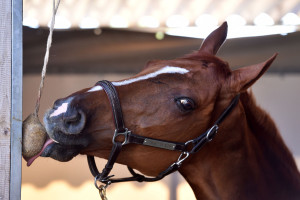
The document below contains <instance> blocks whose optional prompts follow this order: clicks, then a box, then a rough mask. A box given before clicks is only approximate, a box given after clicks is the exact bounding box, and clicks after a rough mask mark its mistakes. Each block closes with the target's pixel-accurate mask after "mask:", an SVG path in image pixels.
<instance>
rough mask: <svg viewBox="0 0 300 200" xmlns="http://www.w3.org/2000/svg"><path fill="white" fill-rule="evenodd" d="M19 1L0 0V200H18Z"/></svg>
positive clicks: (20, 131)
mask: <svg viewBox="0 0 300 200" xmlns="http://www.w3.org/2000/svg"><path fill="white" fill-rule="evenodd" d="M22 7H23V6H22V0H0V200H8V199H11V200H18V199H21V158H22V157H21V153H22V152H21V150H22V14H23V13H22Z"/></svg>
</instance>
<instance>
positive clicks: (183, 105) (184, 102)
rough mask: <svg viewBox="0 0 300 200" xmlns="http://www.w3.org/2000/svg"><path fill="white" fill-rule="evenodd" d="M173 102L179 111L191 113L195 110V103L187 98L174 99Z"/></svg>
mask: <svg viewBox="0 0 300 200" xmlns="http://www.w3.org/2000/svg"><path fill="white" fill-rule="evenodd" d="M175 102H176V104H177V106H178V108H179V109H181V110H182V111H184V112H186V111H192V110H194V109H195V102H194V101H193V100H192V99H190V98H188V97H179V98H176V99H175Z"/></svg>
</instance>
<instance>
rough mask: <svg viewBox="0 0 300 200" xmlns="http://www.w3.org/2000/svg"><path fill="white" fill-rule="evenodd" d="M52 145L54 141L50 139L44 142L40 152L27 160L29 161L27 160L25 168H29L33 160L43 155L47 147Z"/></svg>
mask: <svg viewBox="0 0 300 200" xmlns="http://www.w3.org/2000/svg"><path fill="white" fill-rule="evenodd" d="M52 143H54V141H53V140H52V139H51V138H49V139H47V141H46V142H45V144H44V146H43V148H42V150H41V151H40V152H39V153H38V154H36V155H35V156H33V157H31V158H29V159H28V160H27V166H28V167H29V166H30V165H31V164H32V163H33V161H34V160H35V159H37V158H38V157H39V156H40V155H41V154H42V153H43V151H44V150H45V148H46V147H47V146H48V145H50V144H52Z"/></svg>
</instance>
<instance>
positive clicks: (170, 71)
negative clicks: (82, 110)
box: [88, 66, 189, 92]
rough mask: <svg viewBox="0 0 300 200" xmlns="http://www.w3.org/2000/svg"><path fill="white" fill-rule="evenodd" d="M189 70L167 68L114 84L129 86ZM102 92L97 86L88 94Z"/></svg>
mask: <svg viewBox="0 0 300 200" xmlns="http://www.w3.org/2000/svg"><path fill="white" fill-rule="evenodd" d="M188 72H189V70H187V69H185V68H181V67H173V66H165V67H164V68H162V69H159V70H157V71H155V72H152V73H150V74H146V75H143V76H139V77H136V78H132V79H128V80H124V81H120V82H112V83H113V84H114V86H122V85H128V84H131V83H134V82H137V81H142V80H147V79H150V78H154V77H156V76H158V75H160V74H185V73H188ZM99 90H102V87H101V86H99V85H97V86H95V87H92V88H91V89H90V90H89V91H88V92H95V91H99Z"/></svg>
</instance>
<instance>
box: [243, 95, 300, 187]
mask: <svg viewBox="0 0 300 200" xmlns="http://www.w3.org/2000/svg"><path fill="white" fill-rule="evenodd" d="M241 102H242V104H243V107H244V110H245V114H246V118H247V122H248V125H249V127H250V129H251V131H252V133H253V135H254V137H255V138H256V141H257V142H258V143H259V144H260V147H262V151H263V153H265V155H266V156H267V157H266V159H268V162H270V164H271V167H272V168H273V169H275V171H276V172H278V174H279V175H282V177H288V178H289V181H287V183H288V182H290V181H291V180H294V181H295V182H296V183H297V184H300V176H299V172H298V169H297V165H296V163H295V161H294V159H293V156H292V154H291V152H290V151H289V149H288V148H287V146H286V145H285V143H284V142H283V139H282V137H281V135H280V133H279V131H278V129H277V127H276V125H275V123H274V121H273V119H272V118H271V117H270V116H269V115H268V114H267V113H266V112H265V111H264V110H263V109H261V108H260V107H259V106H257V104H256V101H255V99H254V97H253V95H252V92H244V93H242V94H241ZM254 151H256V150H254ZM266 173H267V172H266ZM295 173H296V174H295Z"/></svg>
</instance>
